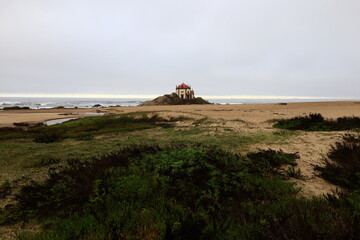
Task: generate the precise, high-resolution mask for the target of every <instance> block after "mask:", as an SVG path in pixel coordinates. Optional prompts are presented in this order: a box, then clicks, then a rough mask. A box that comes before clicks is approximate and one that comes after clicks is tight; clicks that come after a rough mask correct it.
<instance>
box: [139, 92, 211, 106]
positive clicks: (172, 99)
mask: <svg viewBox="0 0 360 240" xmlns="http://www.w3.org/2000/svg"><path fill="white" fill-rule="evenodd" d="M189 104H210V103H209V102H208V101H206V100H204V99H202V98H201V97H197V98H194V99H181V98H180V97H179V96H178V95H177V94H176V93H172V94H166V95H164V96H160V97H157V98H155V99H154V100H151V101H146V102H143V103H142V104H140V106H155V105H189Z"/></svg>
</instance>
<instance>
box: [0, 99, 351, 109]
mask: <svg viewBox="0 0 360 240" xmlns="http://www.w3.org/2000/svg"><path fill="white" fill-rule="evenodd" d="M204 99H205V100H208V101H209V102H210V103H212V104H221V105H226V104H229V105H234V104H264V103H294V102H333V101H357V100H356V99H330V98H329V99H297V98H289V99H283V98H279V99H254V98H249V99H232V98H218V99H216V98H210V99H207V98H206V97H204ZM148 100H152V98H116V99H111V98H109V99H98V98H88V99H87V98H29V97H10V98H9V97H0V109H3V108H5V107H12V106H18V107H29V108H30V109H52V108H56V107H60V106H61V107H64V108H68V109H71V108H76V107H77V108H87V109H90V108H94V107H113V106H119V107H120V106H121V107H133V106H138V105H140V104H141V103H143V102H145V101H148Z"/></svg>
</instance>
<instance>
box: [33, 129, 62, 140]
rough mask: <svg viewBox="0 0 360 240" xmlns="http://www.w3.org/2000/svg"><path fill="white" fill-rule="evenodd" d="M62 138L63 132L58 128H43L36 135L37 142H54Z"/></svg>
mask: <svg viewBox="0 0 360 240" xmlns="http://www.w3.org/2000/svg"><path fill="white" fill-rule="evenodd" d="M61 139H62V133H61V132H60V131H59V130H57V129H42V130H40V131H39V132H38V133H37V134H36V135H35V137H34V142H36V143H53V142H58V141H60V140H61Z"/></svg>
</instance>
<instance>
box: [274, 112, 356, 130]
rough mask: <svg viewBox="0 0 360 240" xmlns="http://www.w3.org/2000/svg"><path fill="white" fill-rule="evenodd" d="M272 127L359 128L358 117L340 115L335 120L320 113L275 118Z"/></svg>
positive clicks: (290, 128)
mask: <svg viewBox="0 0 360 240" xmlns="http://www.w3.org/2000/svg"><path fill="white" fill-rule="evenodd" d="M275 122H276V123H275V124H274V127H275V128H281V129H288V130H304V131H346V130H352V129H360V117H340V118H337V119H336V120H332V119H325V118H324V117H323V116H322V115H321V114H320V113H310V114H309V115H308V116H303V117H294V118H290V119H277V120H275Z"/></svg>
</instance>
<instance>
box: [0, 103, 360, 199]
mask: <svg viewBox="0 0 360 240" xmlns="http://www.w3.org/2000/svg"><path fill="white" fill-rule="evenodd" d="M97 111H98V112H99V111H101V112H103V113H112V114H126V113H134V112H149V113H153V112H156V113H157V114H159V115H161V116H162V117H165V118H166V117H169V118H170V117H172V116H187V117H191V118H193V119H194V118H195V119H204V118H206V119H209V120H211V121H212V123H211V124H210V125H208V126H209V127H213V128H214V129H215V128H217V127H222V128H224V127H226V128H230V129H232V130H233V131H235V132H239V134H242V133H243V132H264V131H279V129H274V128H273V127H272V123H271V122H270V121H269V120H272V119H280V118H291V117H295V116H304V115H307V114H309V113H321V114H322V115H323V116H324V117H325V118H337V117H343V116H360V102H354V101H348V102H310V103H288V104H273V103H271V104H241V105H240V104H239V105H176V106H142V107H112V108H100V109H99V108H98V109H51V110H44V109H43V110H14V111H0V127H13V126H14V125H13V123H14V122H29V123H37V122H43V121H46V120H50V119H60V118H69V117H89V116H91V114H90V113H96V112H97ZM178 124H179V125H181V124H185V126H187V127H191V126H192V125H191V123H190V122H184V123H178ZM345 133H346V132H302V131H299V132H298V133H297V135H296V136H295V137H292V138H290V139H289V140H288V141H287V142H286V143H281V144H271V146H270V145H268V144H264V143H259V144H254V145H253V146H251V150H256V149H258V148H262V149H266V148H272V149H282V150H284V151H287V152H298V153H299V155H300V159H299V160H298V161H297V163H298V167H299V168H300V169H301V171H302V173H303V174H304V175H305V176H306V180H304V181H299V180H296V181H297V183H298V184H299V186H301V187H302V192H303V195H304V196H305V197H311V196H321V195H323V194H326V193H331V192H332V191H333V190H335V189H336V187H335V186H333V185H332V184H329V183H327V182H326V181H325V180H323V179H322V178H319V177H318V176H317V173H316V172H315V171H314V166H315V165H321V164H323V158H324V155H326V153H327V152H328V150H329V148H330V146H331V144H334V143H335V142H336V141H339V140H340V139H341V137H342V136H343V135H344V134H345Z"/></svg>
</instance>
